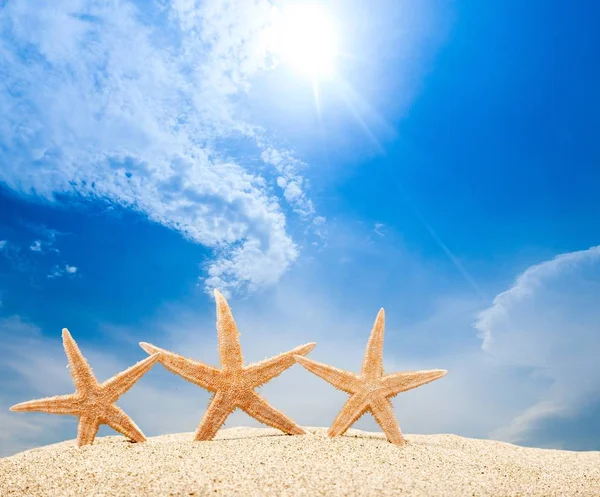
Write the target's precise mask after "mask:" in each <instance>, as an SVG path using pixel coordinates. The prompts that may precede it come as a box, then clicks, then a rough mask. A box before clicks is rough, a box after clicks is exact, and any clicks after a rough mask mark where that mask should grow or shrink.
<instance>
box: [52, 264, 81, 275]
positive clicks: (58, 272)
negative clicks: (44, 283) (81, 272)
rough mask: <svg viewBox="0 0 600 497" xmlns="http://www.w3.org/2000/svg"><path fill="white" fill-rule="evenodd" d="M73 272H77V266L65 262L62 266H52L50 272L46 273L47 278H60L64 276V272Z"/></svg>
mask: <svg viewBox="0 0 600 497" xmlns="http://www.w3.org/2000/svg"><path fill="white" fill-rule="evenodd" d="M75 273H77V267H75V266H69V265H68V264H65V266H64V267H59V266H54V268H53V269H52V272H50V273H48V275H47V278H50V279H53V278H60V277H61V276H64V275H65V274H75Z"/></svg>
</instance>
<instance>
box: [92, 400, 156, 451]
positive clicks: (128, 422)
mask: <svg viewBox="0 0 600 497" xmlns="http://www.w3.org/2000/svg"><path fill="white" fill-rule="evenodd" d="M102 422H103V423H104V424H107V425H108V426H110V427H111V428H112V429H113V430H116V431H118V432H119V433H121V434H123V435H125V436H126V437H127V438H129V439H130V440H133V441H134V442H145V441H146V437H145V436H144V434H143V433H142V430H140V429H139V427H138V425H136V424H135V423H134V422H133V420H132V419H131V418H130V417H129V416H128V415H127V414H125V412H124V411H123V409H121V408H120V407H118V406H116V405H114V404H113V405H111V406H110V407H108V408H107V409H106V411H105V414H104V416H102Z"/></svg>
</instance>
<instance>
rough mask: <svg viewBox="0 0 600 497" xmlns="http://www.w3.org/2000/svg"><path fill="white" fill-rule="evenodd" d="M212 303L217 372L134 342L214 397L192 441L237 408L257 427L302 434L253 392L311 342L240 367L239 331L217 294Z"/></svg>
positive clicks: (210, 433) (210, 434) (212, 432)
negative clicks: (215, 319)
mask: <svg viewBox="0 0 600 497" xmlns="http://www.w3.org/2000/svg"><path fill="white" fill-rule="evenodd" d="M214 293H215V300H216V304H217V336H218V340H219V355H220V358H221V366H222V368H221V369H217V368H214V367H212V366H208V365H206V364H203V363H201V362H197V361H194V360H192V359H187V358H185V357H182V356H180V355H177V354H174V353H172V352H168V351H166V350H163V349H160V348H158V347H155V346H154V345H151V344H149V343H144V342H142V343H140V346H141V347H142V348H143V349H144V350H145V351H146V352H148V353H149V354H152V353H155V352H159V353H160V359H159V361H160V362H161V364H162V365H163V366H164V367H165V368H166V369H168V370H169V371H171V372H173V373H176V374H178V375H180V376H181V377H182V378H184V379H186V380H188V381H190V382H192V383H195V384H196V385H198V386H200V387H202V388H205V389H206V390H209V391H210V392H214V395H213V397H212V399H211V401H210V404H209V406H208V410H207V411H206V413H205V414H204V417H203V418H202V421H201V422H200V424H199V425H198V428H197V430H196V435H195V440H210V439H212V438H213V437H214V436H215V434H216V433H217V430H218V429H219V428H220V427H221V426H222V425H223V423H224V422H225V419H226V418H227V417H228V416H229V415H230V414H231V413H232V412H233V411H234V410H235V409H236V408H240V409H242V410H244V411H245V412H246V413H247V414H249V415H250V416H252V417H253V418H254V419H256V420H258V421H260V422H261V423H264V424H267V425H269V426H272V427H274V428H277V429H279V430H281V431H283V432H285V433H288V434H290V435H303V434H305V433H306V432H305V431H304V430H303V429H302V428H301V427H300V426H298V425H297V424H296V423H294V422H293V421H292V420H291V419H289V418H288V417H286V416H285V415H284V414H283V413H281V412H280V411H278V410H277V409H275V408H273V407H272V406H271V405H270V404H269V403H268V402H267V401H265V400H264V399H263V398H261V397H260V396H259V395H258V394H257V393H256V392H255V391H254V389H255V388H257V387H259V386H261V385H264V384H265V383H267V382H268V381H269V380H271V379H273V378H275V377H277V376H279V375H280V374H281V373H283V372H284V371H285V370H286V369H288V368H289V367H290V366H292V365H294V363H295V361H294V356H295V355H298V354H299V355H304V354H307V353H308V352H310V351H311V350H312V349H313V348H314V346H315V345H316V344H315V343H307V344H306V345H302V346H300V347H296V348H295V349H293V350H290V351H289V352H284V353H283V354H279V355H277V356H275V357H271V358H270V359H265V360H264V361H261V362H258V363H255V364H250V365H248V366H244V358H243V356H242V348H241V345H240V339H239V332H238V330H237V326H236V324H235V321H234V320H233V315H232V314H231V309H230V308H229V305H228V304H227V301H226V300H225V297H223V295H221V293H220V292H219V291H218V290H215V291H214Z"/></svg>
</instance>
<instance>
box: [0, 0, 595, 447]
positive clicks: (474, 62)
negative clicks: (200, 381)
mask: <svg viewBox="0 0 600 497" xmlns="http://www.w3.org/2000/svg"><path fill="white" fill-rule="evenodd" d="M289 3H290V2H284V1H281V2H269V1H267V0H254V1H252V2H251V1H247V2H246V1H244V2H229V1H226V0H211V1H208V0H207V1H204V2H200V1H194V0H173V1H167V0H160V1H159V0H154V1H152V2H138V3H136V2H132V1H119V2H114V3H105V2H94V1H86V0H69V1H64V2H58V3H54V4H48V3H47V2H43V1H41V0H40V1H33V2H16V1H10V0H9V1H7V2H3V3H1V4H0V109H2V113H1V116H0V302H1V305H0V345H1V349H2V350H3V351H4V354H3V355H2V357H1V358H0V455H9V454H12V453H15V452H18V451H20V450H24V449H27V448H31V447H35V446H39V445H44V444H47V443H52V442H56V441H60V440H64V439H69V438H73V437H74V436H75V433H76V431H75V429H76V428H75V427H76V420H75V419H74V418H71V417H61V416H52V415H45V414H30V413H27V414H22V413H11V412H9V411H8V408H9V407H10V406H11V405H13V404H15V403H17V402H21V401H24V400H29V399H32V398H38V397H42V396H48V395H55V394H63V393H69V392H71V391H72V383H71V381H70V377H69V375H68V370H67V369H66V358H65V356H64V352H63V351H62V346H61V341H60V330H61V329H62V328H63V327H67V328H69V330H70V331H71V333H72V334H73V336H74V338H75V339H76V340H77V341H78V343H79V344H80V347H81V348H82V350H83V352H84V354H85V355H86V356H87V357H88V359H89V361H90V363H91V364H92V366H93V367H94V370H95V371H96V373H97V375H98V377H99V378H100V379H106V378H108V377H109V376H112V375H113V374H115V373H117V372H118V371H120V370H122V369H125V368H126V367H128V366H129V365H131V364H132V363H134V362H136V361H138V360H140V359H142V358H143V357H144V355H145V353H144V352H143V351H142V350H141V349H140V348H139V346H138V345H137V344H138V342H140V341H149V342H152V343H155V344H156V345H158V346H162V347H165V348H169V349H171V350H173V351H176V352H179V353H181V354H183V355H187V356H188V357H193V358H196V359H199V360H204V361H207V362H209V363H211V364H217V363H218V355H217V349H216V333H215V329H214V321H215V314H214V302H213V300H212V297H211V295H210V292H211V290H212V288H215V287H216V288H219V289H221V290H222V291H223V292H225V293H226V295H228V297H229V302H230V305H231V306H232V309H233V312H234V315H235V317H236V320H237V323H238V326H239V329H240V332H241V333H242V346H243V349H244V353H245V357H246V360H247V361H248V362H251V361H256V360H260V359H263V358H264V357H266V356H269V355H274V354H276V353H279V352H282V351H284V350H288V349H290V348H293V347H295V346H297V345H299V344H301V343H305V342H308V341H316V342H317V344H318V345H317V347H316V348H315V350H314V351H313V352H312V353H311V357H313V358H314V359H316V360H319V361H323V362H327V363H330V364H334V365H336V366H338V367H342V368H346V369H350V370H356V371H358V369H359V367H360V362H361V359H362V354H363V351H364V346H365V344H366V341H367V338H368V333H369V330H370V329H371V326H372V323H373V320H374V319H375V316H376V314H377V311H378V309H379V308H380V307H382V306H383V307H385V309H386V320H387V326H386V344H385V368H386V371H395V370H410V369H429V368H444V369H448V371H449V374H448V375H447V376H446V377H445V378H444V379H442V380H440V381H437V382H435V383H432V384H430V385H427V386H424V387H422V388H419V389H417V390H414V391H411V392H408V393H405V394H403V395H401V396H399V397H397V398H396V399H395V400H394V405H395V408H396V409H395V411H396V415H397V417H398V419H399V422H400V426H401V428H402V429H403V431H405V432H406V433H456V434H459V435H463V436H470V437H477V438H488V437H489V438H495V439H499V440H506V441H510V442H514V443H518V444H522V445H531V446H538V447H554V448H565V449H574V450H600V445H599V442H598V440H599V439H600V437H599V435H600V366H599V365H598V359H597V356H598V350H599V347H600V324H599V323H600V305H598V302H599V301H600V248H598V245H600V238H599V235H598V233H599V228H600V221H599V219H600V200H598V195H597V192H598V189H599V186H600V150H599V148H598V143H597V139H596V136H595V135H596V130H597V129H599V128H600V122H599V121H600V97H599V96H598V92H597V90H596V88H598V87H600V69H599V68H598V64H596V63H595V61H596V60H597V58H598V48H597V47H599V46H600V39H599V38H600V33H598V30H597V29H596V26H595V20H596V19H597V17H598V15H599V14H600V12H599V10H600V7H598V6H597V5H596V3H594V2H578V3H577V4H576V5H575V4H574V5H568V6H567V5H565V4H564V2H553V1H551V2H548V1H546V2H542V1H537V0H535V1H530V2H526V3H525V4H524V3H523V2H517V1H512V0H509V1H504V2H475V1H461V2H454V1H434V0H430V1H424V2H418V4H415V3H414V2H405V1H391V0H390V1H387V0H386V1H384V0H382V1H380V2H377V3H376V5H372V4H371V2H367V1H363V0H351V1H341V0H339V1H330V2H325V1H324V2H322V3H321V5H322V7H323V9H324V11H325V12H326V13H327V14H328V15H329V17H330V19H332V21H333V25H334V26H335V29H336V32H337V38H338V40H337V52H336V56H335V60H334V63H335V74H334V76H333V77H329V78H322V79H319V80H318V82H317V88H318V92H317V93H318V99H316V98H315V85H314V82H313V81H312V80H311V78H310V77H307V76H306V74H299V73H298V71H296V70H294V68H293V67H292V66H291V65H290V64H289V63H288V62H289V61H286V60H285V57H283V56H281V54H280V53H279V52H277V47H273V46H272V45H269V44H268V43H267V42H266V41H265V40H266V38H265V33H266V32H267V30H268V29H269V28H270V27H271V26H272V23H273V22H274V21H273V19H274V17H273V16H274V13H275V14H276V13H277V12H282V11H284V10H285V8H287V6H288V5H289ZM294 3H299V2H294ZM234 6H235V8H234ZM332 390H333V389H330V387H329V386H328V385H327V384H326V383H325V382H322V381H320V380H319V379H318V378H315V377H312V376H311V375H310V374H309V373H307V372H306V371H304V370H303V369H302V368H299V367H293V368H291V369H290V370H288V371H287V372H286V373H285V374H283V375H282V376H281V377H279V378H277V379H276V380H274V381H273V382H272V383H270V384H269V385H267V386H265V387H264V388H263V389H262V392H263V393H264V395H265V397H266V398H267V399H268V400H269V401H271V402H272V403H273V404H274V405H276V406H277V407H278V408H280V409H281V410H283V411H284V412H285V413H286V414H289V415H290V416H291V417H293V418H294V419H295V420H296V421H297V422H298V423H300V424H302V425H312V426H327V425H329V424H330V423H331V421H332V420H333V418H334V416H335V414H336V413H337V411H338V410H339V408H341V405H342V404H343V401H344V398H345V397H344V395H343V394H341V393H339V392H337V391H332ZM208 398H209V396H208V393H207V392H204V391H201V390H200V389H199V388H197V387H195V386H193V385H191V384H187V383H186V382H183V381H180V378H178V377H174V376H173V375H170V374H168V373H167V372H165V371H164V370H163V369H162V368H160V367H155V368H153V370H152V371H150V372H149V373H148V374H147V375H146V376H145V377H144V378H143V379H142V380H141V381H140V382H139V383H138V384H137V385H136V386H135V387H134V388H133V389H132V390H131V391H130V392H128V393H127V394H126V395H125V396H124V397H122V399H121V400H120V401H119V403H120V405H121V406H122V407H123V408H124V409H125V410H126V411H127V412H128V413H129V414H131V415H132V417H133V418H134V419H135V420H136V422H137V423H138V425H139V426H140V427H141V428H142V430H143V431H144V432H145V433H146V435H150V436H152V435H158V434H162V433H173V432H182V431H193V430H194V429H195V427H196V425H197V423H198V422H199V420H200V418H201V416H202V413H203V412H204V409H205V407H206V404H207V401H208ZM239 424H245V425H255V422H254V421H253V420H251V419H250V418H248V417H247V416H246V415H245V414H243V413H239V412H237V413H235V414H234V415H233V416H232V417H231V418H230V419H229V420H228V421H227V423H226V426H235V425H239ZM357 427H359V428H364V429H372V430H375V429H378V427H377V426H376V424H375V422H374V421H373V420H372V418H370V417H368V416H365V417H364V418H362V419H361V420H360V421H359V423H358V424H357ZM100 433H101V434H112V433H113V432H112V431H111V430H110V429H108V428H103V429H102V430H101V432H100Z"/></svg>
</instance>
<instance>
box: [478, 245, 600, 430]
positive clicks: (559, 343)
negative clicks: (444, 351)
mask: <svg viewBox="0 0 600 497" xmlns="http://www.w3.org/2000/svg"><path fill="white" fill-rule="evenodd" d="M599 297H600V247H592V248H590V249H588V250H582V251H578V252H571V253H567V254H562V255H559V256H557V257H555V258H554V259H552V260H549V261H546V262H543V263H541V264H537V265H535V266H532V267H530V268H528V269H527V270H526V271H524V272H523V274H521V275H520V276H519V277H518V278H517V279H516V281H515V283H514V284H513V286H512V287H511V288H510V289H508V290H507V291H505V292H503V293H501V294H499V295H498V296H497V297H496V298H495V299H494V302H493V305H492V306H491V307H490V308H488V309H486V310H485V311H483V312H482V313H481V314H480V315H479V318H478V320H477V322H476V324H475V326H476V328H477V330H478V331H479V333H480V336H481V338H482V340H483V344H482V348H483V350H484V351H486V352H488V353H489V354H491V355H493V356H494V357H496V358H499V359H500V360H504V361H507V362H508V363H510V364H513V365H514V366H515V367H521V368H526V369H528V370H529V371H531V375H530V381H537V382H538V384H539V388H538V389H537V390H536V391H535V395H534V397H532V398H531V399H530V401H529V402H530V403H529V405H528V406H526V408H525V409H524V410H523V411H522V412H521V413H520V414H518V415H517V416H515V417H514V419H513V420H512V421H511V422H510V423H508V424H507V425H506V426H503V427H499V428H498V429H497V430H494V432H493V436H496V437H499V438H502V439H506V440H512V441H519V440H522V439H523V438H524V437H526V436H527V434H528V432H529V431H530V430H531V429H532V428H533V427H534V426H536V425H537V424H538V423H540V422H541V421H543V420H545V419H548V418H552V417H556V416H574V415H575V414H576V413H577V412H579V411H580V410H581V409H582V408H584V407H586V406H587V405H588V404H589V403H590V402H594V401H596V400H597V399H598V398H599V397H600V361H598V353H597V351H598V349H599V347H600V306H599V305H598V299H599Z"/></svg>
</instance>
